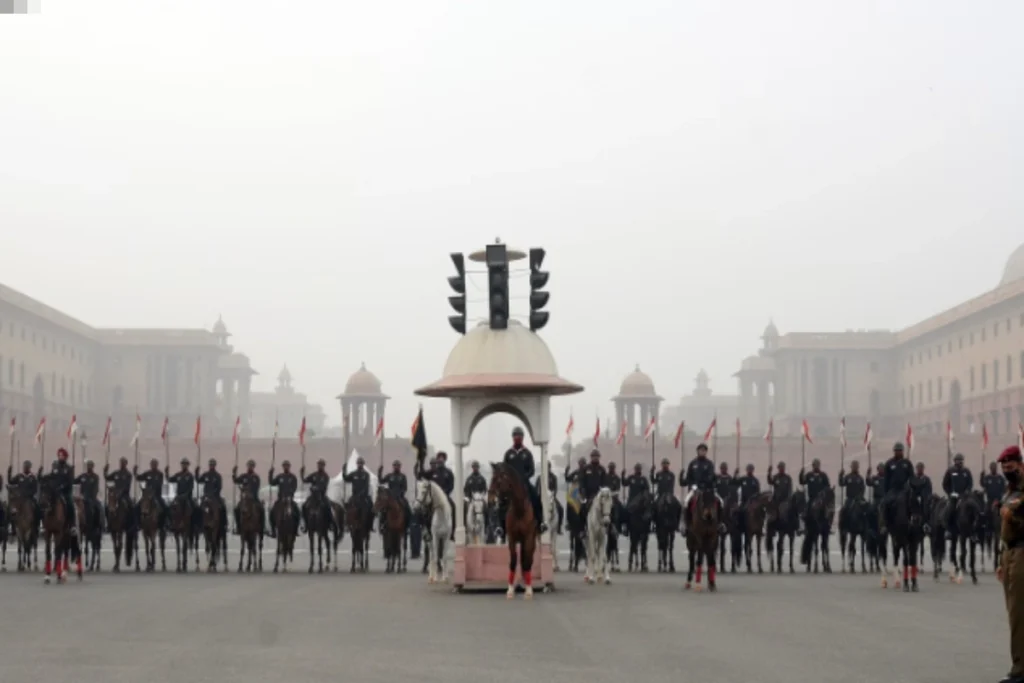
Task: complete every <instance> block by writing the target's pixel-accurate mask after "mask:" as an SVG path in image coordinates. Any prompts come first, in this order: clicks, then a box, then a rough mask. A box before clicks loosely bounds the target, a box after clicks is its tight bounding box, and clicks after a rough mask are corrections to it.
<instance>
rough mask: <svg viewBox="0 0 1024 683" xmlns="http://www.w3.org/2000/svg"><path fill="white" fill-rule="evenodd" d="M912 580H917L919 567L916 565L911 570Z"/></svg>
mask: <svg viewBox="0 0 1024 683" xmlns="http://www.w3.org/2000/svg"><path fill="white" fill-rule="evenodd" d="M910 578H912V579H916V578H917V565H916V564H915V565H914V566H913V567H911V568H910Z"/></svg>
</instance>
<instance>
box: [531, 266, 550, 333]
mask: <svg viewBox="0 0 1024 683" xmlns="http://www.w3.org/2000/svg"><path fill="white" fill-rule="evenodd" d="M544 254H545V252H544V250H543V249H541V248H539V247H538V248H536V249H531V250H530V330H531V331H533V332H536V331H537V330H539V329H542V328H543V327H544V326H545V325H547V324H548V312H547V311H542V310H541V309H542V308H544V307H545V306H547V305H548V299H549V298H550V296H551V295H550V294H549V293H548V292H544V291H541V290H543V289H544V287H546V286H547V284H548V276H549V275H550V273H548V272H547V271H544V270H541V269H540V267H541V264H543V263H544Z"/></svg>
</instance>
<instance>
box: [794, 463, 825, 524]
mask: <svg viewBox="0 0 1024 683" xmlns="http://www.w3.org/2000/svg"><path fill="white" fill-rule="evenodd" d="M797 479H798V481H799V482H800V485H801V486H806V487H807V502H808V503H811V502H813V501H814V499H815V498H817V497H818V496H819V495H821V493H822V492H823V491H824V490H825V489H827V488H828V487H830V486H831V485H832V483H831V482H830V481H829V480H828V475H827V474H825V473H824V472H822V471H821V460H819V459H818V458H815V459H814V460H812V461H811V471H810V472H805V471H804V470H803V469H801V470H800V474H799V475H798V476H797ZM810 509H811V506H810V505H808V506H807V507H806V508H804V510H803V512H801V513H800V526H801V528H802V527H803V526H804V525H805V524H806V523H807V514H808V513H809V512H810Z"/></svg>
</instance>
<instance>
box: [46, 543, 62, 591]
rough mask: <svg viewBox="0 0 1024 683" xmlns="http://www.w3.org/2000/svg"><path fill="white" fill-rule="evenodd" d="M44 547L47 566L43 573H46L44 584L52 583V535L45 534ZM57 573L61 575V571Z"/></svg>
mask: <svg viewBox="0 0 1024 683" xmlns="http://www.w3.org/2000/svg"><path fill="white" fill-rule="evenodd" d="M43 545H44V549H45V557H46V564H45V565H44V567H43V572H44V573H45V576H44V577H43V583H50V564H51V561H52V559H51V556H50V554H51V552H52V551H51V550H50V535H49V534H43ZM57 573H58V575H59V574H60V570H58V571H57Z"/></svg>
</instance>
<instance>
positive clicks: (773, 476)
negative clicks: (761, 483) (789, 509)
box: [768, 460, 793, 506]
mask: <svg viewBox="0 0 1024 683" xmlns="http://www.w3.org/2000/svg"><path fill="white" fill-rule="evenodd" d="M768 485H769V486H771V487H772V502H773V503H774V504H775V505H776V506H778V505H779V504H781V503H784V502H785V501H787V500H789V497H790V496H792V495H793V477H791V476H789V475H788V474H787V473H786V463H784V462H782V461H781V460H780V461H779V464H777V465H776V466H775V472H774V473H772V472H769V473H768Z"/></svg>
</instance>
